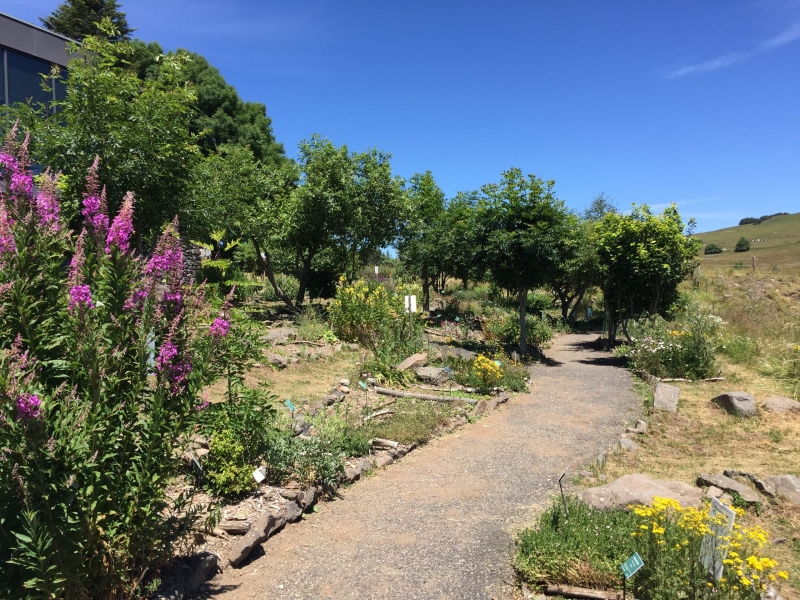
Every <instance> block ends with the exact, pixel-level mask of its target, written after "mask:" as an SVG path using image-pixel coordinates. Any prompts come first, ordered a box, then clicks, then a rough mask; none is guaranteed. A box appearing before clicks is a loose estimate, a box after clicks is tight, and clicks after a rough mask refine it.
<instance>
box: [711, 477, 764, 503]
mask: <svg viewBox="0 0 800 600" xmlns="http://www.w3.org/2000/svg"><path fill="white" fill-rule="evenodd" d="M697 485H699V486H712V485H713V486H715V487H718V488H720V489H721V490H725V491H726V492H728V493H730V494H733V493H736V494H739V496H740V497H741V498H742V500H744V501H745V502H747V503H748V504H757V503H759V502H761V496H759V495H758V493H757V492H756V491H755V490H754V489H753V488H751V487H748V486H746V485H745V484H743V483H739V482H738V481H736V480H735V479H731V478H730V477H727V476H726V475H723V474H722V473H701V474H700V475H699V476H698V478H697Z"/></svg>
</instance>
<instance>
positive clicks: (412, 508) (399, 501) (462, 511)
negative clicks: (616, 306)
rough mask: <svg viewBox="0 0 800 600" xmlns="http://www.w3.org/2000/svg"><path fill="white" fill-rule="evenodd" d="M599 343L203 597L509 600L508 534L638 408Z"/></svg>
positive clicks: (583, 341) (564, 340)
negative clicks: (598, 348) (561, 477)
mask: <svg viewBox="0 0 800 600" xmlns="http://www.w3.org/2000/svg"><path fill="white" fill-rule="evenodd" d="M595 338H596V336H593V335H569V336H564V337H561V338H559V339H558V340H557V341H556V343H555V344H554V346H553V348H552V349H551V350H550V351H549V352H547V355H548V358H549V359H551V364H550V365H549V366H545V365H541V366H536V367H534V369H533V377H532V378H533V384H532V386H531V393H530V394H526V395H524V396H520V397H518V398H516V399H514V400H513V401H511V402H510V403H509V404H508V405H506V406H504V407H502V408H500V409H499V410H497V411H495V412H494V413H492V414H490V415H488V416H486V417H484V418H483V419H481V420H480V421H478V422H477V423H476V424H473V425H468V426H466V427H465V428H464V429H462V430H460V431H458V432H456V433H454V434H452V435H448V436H445V437H443V438H440V439H438V440H436V441H434V442H433V443H431V444H429V445H428V446H425V447H423V448H421V449H419V450H416V451H414V452H412V453H411V454H409V455H408V456H407V457H406V458H404V459H403V460H401V461H400V462H398V463H397V464H395V465H392V466H390V467H388V468H387V469H385V470H383V471H381V472H379V473H377V474H376V475H375V476H374V477H370V478H368V479H367V480H366V481H362V482H359V483H357V484H356V485H354V486H353V487H352V488H351V489H349V490H345V491H344V492H343V494H342V496H343V497H342V498H341V499H339V500H336V501H334V502H329V503H326V504H323V505H322V507H321V511H320V513H319V514H314V515H311V516H310V517H309V518H308V519H306V520H304V521H301V522H299V523H297V524H295V525H291V526H289V527H288V529H287V531H285V532H282V533H280V534H279V535H277V536H276V537H275V538H273V539H270V540H269V541H268V542H267V543H266V544H264V547H263V548H264V552H263V555H261V556H257V557H256V558H254V559H252V560H250V561H249V563H248V564H246V566H244V567H242V568H240V569H228V570H227V571H226V572H225V573H223V574H221V575H218V576H217V577H216V578H215V579H214V580H213V581H212V582H210V583H211V585H210V586H209V589H208V590H207V595H206V597H208V598H219V599H224V600H243V599H245V598H305V599H311V598H359V599H366V598H402V599H415V598H426V599H427V598H431V599H450V598H452V599H455V598H459V599H462V598H496V599H500V598H508V597H509V596H510V595H511V590H512V584H513V573H512V570H511V565H510V563H511V556H512V552H513V536H514V534H515V533H516V532H517V531H518V530H519V529H520V528H521V527H523V526H525V525H526V524H529V523H530V522H531V521H532V519H533V517H534V516H535V515H536V513H537V512H538V510H539V508H540V507H541V506H542V505H544V504H546V503H547V502H548V501H549V500H548V499H549V497H550V494H552V493H553V492H554V491H556V490H557V484H556V479H557V478H558V476H559V475H560V474H561V472H562V471H563V470H564V469H565V468H567V467H568V466H571V467H573V468H579V467H580V465H582V464H584V463H585V462H587V461H590V460H592V459H593V458H594V457H595V456H596V455H597V454H598V452H600V451H602V450H604V449H607V448H608V447H609V446H610V445H611V444H612V443H614V442H615V441H616V440H617V439H618V438H619V435H620V433H621V432H622V426H623V423H624V422H630V421H631V420H633V419H634V418H635V417H636V415H637V414H638V411H639V409H640V406H641V401H640V400H639V398H638V397H637V396H636V394H635V393H634V392H633V391H632V389H631V378H630V375H629V374H628V373H627V372H626V371H624V370H622V369H620V368H618V367H617V366H615V363H614V361H613V359H611V357H610V356H609V355H608V354H607V353H604V352H599V351H596V350H595V349H594V345H593V344H592V341H593V340H594V339H595ZM257 552H259V551H258V549H257V550H256V551H254V553H253V554H256V553H257Z"/></svg>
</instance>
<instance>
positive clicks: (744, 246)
mask: <svg viewBox="0 0 800 600" xmlns="http://www.w3.org/2000/svg"><path fill="white" fill-rule="evenodd" d="M748 250H750V242H748V241H747V238H743V237H742V238H739V241H738V242H736V247H735V248H734V249H733V251H734V252H747V251H748Z"/></svg>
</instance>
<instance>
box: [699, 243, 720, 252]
mask: <svg viewBox="0 0 800 600" xmlns="http://www.w3.org/2000/svg"><path fill="white" fill-rule="evenodd" d="M721 253H722V248H721V247H720V246H719V244H707V245H706V249H705V250H703V254H721Z"/></svg>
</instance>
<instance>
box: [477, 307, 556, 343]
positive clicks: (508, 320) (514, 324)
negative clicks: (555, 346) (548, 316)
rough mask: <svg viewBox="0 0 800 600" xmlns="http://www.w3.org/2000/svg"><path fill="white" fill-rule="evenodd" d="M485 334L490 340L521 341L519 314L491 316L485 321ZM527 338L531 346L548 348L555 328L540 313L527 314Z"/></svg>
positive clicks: (503, 341) (501, 341)
mask: <svg viewBox="0 0 800 600" xmlns="http://www.w3.org/2000/svg"><path fill="white" fill-rule="evenodd" d="M485 334H488V335H486V338H487V340H488V341H495V342H499V343H502V344H516V343H518V342H519V316H518V315H516V314H514V313H507V314H505V315H500V316H496V317H489V318H488V319H487V320H486V322H485ZM525 338H526V341H527V344H528V346H529V347H533V348H546V347H547V344H548V342H549V341H550V340H551V339H552V338H553V329H552V327H551V326H550V323H549V321H547V320H543V319H542V318H541V317H539V316H538V315H532V314H526V315H525Z"/></svg>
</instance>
